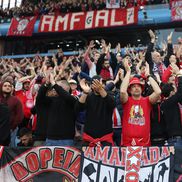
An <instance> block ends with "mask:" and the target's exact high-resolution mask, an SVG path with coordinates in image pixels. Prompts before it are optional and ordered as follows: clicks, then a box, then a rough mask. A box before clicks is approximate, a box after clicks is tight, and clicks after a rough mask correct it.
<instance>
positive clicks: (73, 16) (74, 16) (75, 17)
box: [70, 12, 84, 30]
mask: <svg viewBox="0 0 182 182" xmlns="http://www.w3.org/2000/svg"><path fill="white" fill-rule="evenodd" d="M82 15H84V12H79V13H73V14H72V16H71V22H70V30H73V29H74V25H75V23H76V22H80V17H79V18H77V16H82Z"/></svg>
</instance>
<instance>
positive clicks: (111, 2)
mask: <svg viewBox="0 0 182 182" xmlns="http://www.w3.org/2000/svg"><path fill="white" fill-rule="evenodd" d="M119 3H120V1H119V0H106V8H108V9H110V8H120V4H119Z"/></svg>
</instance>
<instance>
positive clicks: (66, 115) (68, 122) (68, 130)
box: [45, 84, 77, 140]
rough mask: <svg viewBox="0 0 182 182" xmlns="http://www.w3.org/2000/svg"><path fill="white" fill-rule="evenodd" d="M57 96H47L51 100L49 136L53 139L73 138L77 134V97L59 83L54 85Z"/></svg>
mask: <svg viewBox="0 0 182 182" xmlns="http://www.w3.org/2000/svg"><path fill="white" fill-rule="evenodd" d="M53 88H54V89H55V90H56V92H57V93H58V96H57V97H49V98H48V97H46V98H45V99H46V101H48V102H49V107H48V108H49V111H48V125H47V138H48V139H52V140H64V139H73V138H74V135H75V120H76V114H75V112H74V106H75V103H76V100H77V99H76V98H75V97H74V96H72V95H71V94H70V93H68V92H66V91H65V90H64V89H63V88H62V87H60V86H58V85H57V84H56V85H54V87H53Z"/></svg>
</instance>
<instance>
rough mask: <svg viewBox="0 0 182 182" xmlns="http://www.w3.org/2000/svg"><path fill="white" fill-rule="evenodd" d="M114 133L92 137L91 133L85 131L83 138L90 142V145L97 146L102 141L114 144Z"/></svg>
mask: <svg viewBox="0 0 182 182" xmlns="http://www.w3.org/2000/svg"><path fill="white" fill-rule="evenodd" d="M112 137H113V133H109V134H107V135H104V136H102V137H101V138H92V137H91V136H90V135H88V134H86V133H83V140H84V141H86V142H90V143H89V146H90V147H95V146H97V145H98V144H99V143H100V142H108V143H111V144H112V146H114V142H113V138H112Z"/></svg>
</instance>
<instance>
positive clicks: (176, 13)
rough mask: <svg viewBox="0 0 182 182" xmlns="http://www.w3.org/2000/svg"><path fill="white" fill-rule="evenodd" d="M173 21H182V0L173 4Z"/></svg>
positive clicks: (177, 0)
mask: <svg viewBox="0 0 182 182" xmlns="http://www.w3.org/2000/svg"><path fill="white" fill-rule="evenodd" d="M171 19H172V21H182V0H176V1H172V2H171Z"/></svg>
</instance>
